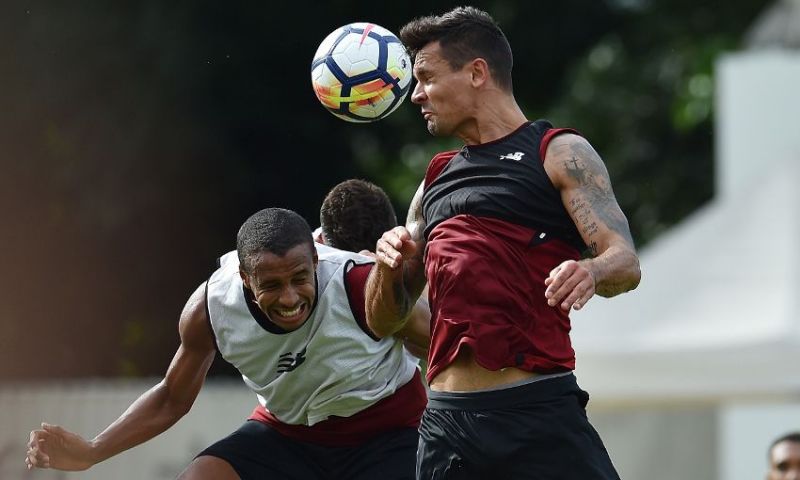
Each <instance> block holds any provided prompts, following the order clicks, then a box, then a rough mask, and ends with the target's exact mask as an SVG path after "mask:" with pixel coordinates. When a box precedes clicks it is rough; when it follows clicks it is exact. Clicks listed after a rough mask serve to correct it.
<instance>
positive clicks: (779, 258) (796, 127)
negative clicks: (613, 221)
mask: <svg viewBox="0 0 800 480" xmlns="http://www.w3.org/2000/svg"><path fill="white" fill-rule="evenodd" d="M787 65H788V66H789V68H788V69H787V68H786V67H787ZM719 67H720V68H718V81H719V82H720V84H719V87H720V88H719V89H718V91H719V92H720V94H719V96H718V99H717V101H718V110H717V111H718V118H719V120H718V125H717V127H718V128H717V134H718V154H719V155H720V158H719V162H718V168H717V170H718V172H719V174H721V175H722V178H721V181H719V182H718V189H719V190H720V191H719V192H718V195H717V198H716V199H715V200H714V201H712V202H711V203H710V204H709V205H707V206H706V207H704V208H703V209H702V210H701V211H699V212H697V213H696V214H694V215H693V216H692V217H691V218H689V219H688V220H686V221H685V222H683V223H682V224H681V225H679V226H678V227H676V228H674V229H673V230H671V231H670V232H669V233H667V234H666V235H664V236H662V237H661V238H659V239H658V240H657V241H655V242H653V243H652V244H651V245H650V246H649V247H648V249H647V250H646V251H644V252H642V255H641V267H642V282H641V285H640V286H639V288H638V289H637V290H635V291H634V292H632V293H629V294H625V295H621V296H618V297H615V298H613V299H610V300H607V299H602V298H600V297H595V298H594V299H592V301H591V302H589V304H588V305H587V307H586V309H585V310H584V311H582V312H576V313H574V314H573V315H572V324H573V341H574V344H575V349H576V351H577V352H578V359H577V360H578V365H577V372H576V373H577V375H578V377H579V380H580V382H581V384H582V386H584V387H585V388H586V389H587V390H589V391H590V392H591V394H592V397H593V399H594V401H599V402H617V403H618V402H633V401H636V402H641V401H643V400H645V401H656V402H661V401H675V400H695V401H696V400H716V399H720V398H731V396H737V397H752V396H780V395H787V394H793V393H794V394H796V393H800V308H799V307H800V299H799V298H800V121H798V120H800V93H798V90H797V88H798V85H800V56H798V55H796V54H794V55H791V54H786V53H782V54H776V55H773V56H770V55H767V56H766V57H765V56H763V55H760V56H754V55H737V56H736V57H729V58H727V59H725V61H723V62H722V63H721V64H720V65H719ZM771 69H778V70H779V71H780V74H772V72H771ZM787 71H788V72H789V75H787ZM770 99H773V100H774V101H772V100H770ZM776 102H779V103H780V104H779V105H776V104H775V103H776ZM776 109H777V113H776ZM732 111H735V112H736V115H735V116H734V115H727V116H726V113H730V112H732ZM765 112H769V114H768V115H767V114H766V113H765ZM781 112H783V113H781ZM732 118H736V120H732ZM723 153H724V155H725V156H724V157H723V156H722V155H723Z"/></svg>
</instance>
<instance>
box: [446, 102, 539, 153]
mask: <svg viewBox="0 0 800 480" xmlns="http://www.w3.org/2000/svg"><path fill="white" fill-rule="evenodd" d="M475 112H476V114H475V116H474V117H473V118H471V119H470V121H469V122H467V123H466V124H465V125H464V126H463V128H461V129H459V130H458V131H457V132H456V136H457V137H459V138H460V139H461V140H462V141H463V142H464V143H465V144H467V145H478V144H481V143H487V142H491V141H494V140H497V139H498V138H503V137H505V136H506V135H508V134H510V133H511V132H513V131H514V130H516V129H518V128H519V127H520V126H521V125H522V124H523V123H525V122H527V121H528V119H527V118H526V117H525V114H524V113H522V109H520V108H519V105H517V102H516V100H515V99H514V97H513V96H512V95H509V94H506V93H498V94H495V95H488V96H486V97H484V98H482V99H479V100H478V103H477V104H476V105H475Z"/></svg>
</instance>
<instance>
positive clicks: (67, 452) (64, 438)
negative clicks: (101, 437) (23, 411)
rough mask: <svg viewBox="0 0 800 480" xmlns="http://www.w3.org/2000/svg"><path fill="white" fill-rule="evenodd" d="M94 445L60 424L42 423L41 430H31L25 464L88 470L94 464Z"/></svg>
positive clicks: (29, 466) (35, 466) (29, 467)
mask: <svg viewBox="0 0 800 480" xmlns="http://www.w3.org/2000/svg"><path fill="white" fill-rule="evenodd" d="M91 449H92V445H91V444H90V443H89V442H87V441H86V440H84V439H83V437H81V436H80V435H76V434H74V433H72V432H69V431H67V430H64V429H63V428H61V427H59V426H58V425H50V424H47V423H43V424H42V429H41V430H34V431H32V432H31V436H30V441H29V442H28V452H27V456H26V457H25V464H26V465H27V466H28V470H30V469H32V468H55V469H57V470H68V471H78V470H86V469H87V468H89V467H91V466H92V465H94V462H93V461H92V460H91V458H92V457H91Z"/></svg>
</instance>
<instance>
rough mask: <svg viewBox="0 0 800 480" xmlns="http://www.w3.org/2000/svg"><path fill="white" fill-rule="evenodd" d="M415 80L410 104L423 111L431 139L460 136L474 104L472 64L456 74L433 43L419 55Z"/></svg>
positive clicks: (418, 53) (416, 60)
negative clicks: (417, 106)
mask: <svg viewBox="0 0 800 480" xmlns="http://www.w3.org/2000/svg"><path fill="white" fill-rule="evenodd" d="M414 78H416V79H417V85H416V86H415V87H414V91H413V92H412V94H411V101H412V102H414V103H415V104H417V105H419V106H420V107H422V115H423V117H424V118H425V121H426V122H427V124H428V131H429V132H430V133H431V135H435V136H451V135H454V134H457V133H458V130H459V129H460V128H461V127H463V125H464V124H465V122H467V121H468V120H469V118H470V115H471V111H472V105H473V104H474V101H473V95H474V91H473V88H472V85H471V71H470V63H469V62H468V63H467V64H465V65H464V67H463V68H461V69H459V70H453V69H452V68H451V67H450V64H449V63H447V60H445V59H444V57H442V48H441V46H440V45H439V42H431V43H429V44H428V45H426V46H424V47H423V48H422V49H420V51H419V52H417V56H416V58H415V59H414Z"/></svg>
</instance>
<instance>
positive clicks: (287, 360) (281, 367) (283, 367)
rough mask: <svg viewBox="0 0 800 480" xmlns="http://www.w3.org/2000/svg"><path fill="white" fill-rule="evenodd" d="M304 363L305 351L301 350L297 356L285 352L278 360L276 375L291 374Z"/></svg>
mask: <svg viewBox="0 0 800 480" xmlns="http://www.w3.org/2000/svg"><path fill="white" fill-rule="evenodd" d="M305 361H306V349H305V348H304V349H302V350H300V351H299V352H297V355H294V354H292V352H286V353H284V354H283V355H281V359H280V360H278V373H286V372H291V371H292V370H294V369H295V368H297V367H299V366H300V365H302V364H303V362H305Z"/></svg>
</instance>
